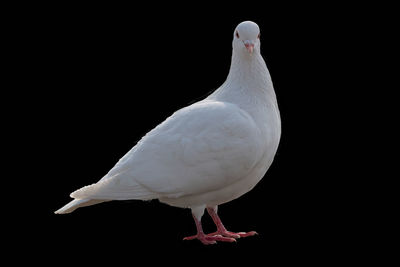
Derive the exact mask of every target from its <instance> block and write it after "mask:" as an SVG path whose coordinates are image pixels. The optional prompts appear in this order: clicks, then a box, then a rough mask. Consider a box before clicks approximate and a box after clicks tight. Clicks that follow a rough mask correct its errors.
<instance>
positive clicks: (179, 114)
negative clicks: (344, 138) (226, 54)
mask: <svg viewBox="0 0 400 267" xmlns="http://www.w3.org/2000/svg"><path fill="white" fill-rule="evenodd" d="M280 135H281V121H280V115H279V109H278V104H277V101H276V96H275V92H274V89H273V86H272V81H271V77H270V74H269V72H268V69H267V66H266V64H265V62H264V60H263V58H262V56H261V54H260V30H259V27H258V25H257V24H256V23H254V22H251V21H244V22H242V23H240V24H239V25H238V26H237V27H236V29H235V31H234V34H233V52H232V62H231V67H230V70H229V74H228V77H227V79H226V81H225V83H224V84H222V86H221V87H219V88H218V89H217V90H216V91H215V92H214V93H212V94H211V95H210V96H208V97H207V98H206V99H204V100H202V101H199V102H197V103H194V104H192V105H190V106H187V107H184V108H182V109H180V110H178V111H176V112H175V113H174V114H173V115H172V116H170V117H169V118H167V119H166V120H165V121H164V122H163V123H161V124H160V125H158V126H157V127H156V128H154V129H153V130H151V131H150V132H149V133H147V134H146V135H145V136H144V137H143V138H142V139H141V140H140V141H139V142H138V143H137V144H136V145H135V146H134V147H133V148H132V149H131V150H130V151H129V152H128V153H127V154H126V155H125V156H124V157H122V158H121V159H120V160H119V161H118V163H117V164H116V165H115V166H114V167H113V168H112V169H111V170H110V171H109V172H108V173H107V174H106V175H105V176H104V177H103V178H102V179H101V180H100V181H98V182H97V183H95V184H92V185H89V186H85V187H83V188H81V189H79V190H77V191H75V192H73V193H72V194H71V197H72V198H74V200H72V201H71V202H70V203H68V204H67V205H65V206H64V207H63V208H61V209H59V210H57V211H56V212H55V213H58V214H61V213H70V212H72V211H74V210H75V209H77V208H79V207H84V206H89V205H93V204H97V203H100V202H104V201H110V200H127V199H140V200H150V199H159V200H160V201H161V202H164V203H167V204H169V205H172V206H176V207H181V208H190V209H191V210H192V214H193V218H194V220H195V223H196V227H197V234H196V235H194V236H190V237H186V238H184V239H185V240H191V239H199V240H200V241H201V242H202V243H203V244H214V243H216V241H227V242H233V241H236V238H239V237H245V236H252V235H254V234H256V232H254V231H252V232H248V233H244V232H240V233H233V232H230V231H227V230H226V229H225V227H224V225H223V224H222V222H221V220H220V219H219V217H218V215H217V207H218V205H221V204H223V203H226V202H229V201H231V200H234V199H236V198H238V197H240V196H241V195H243V194H245V193H247V192H249V191H250V190H251V189H252V188H253V187H254V186H255V185H256V184H257V183H258V182H259V181H260V180H261V179H262V177H263V176H264V175H265V173H266V172H267V170H268V168H269V166H270V165H271V163H272V161H273V158H274V156H275V153H276V150H277V148H278V144H279V140H280ZM205 209H207V211H208V213H209V214H210V216H211V217H212V219H213V221H214V222H215V224H216V226H217V231H216V232H215V233H211V234H205V233H204V232H203V230H202V226H201V217H202V216H203V214H204V210H205Z"/></svg>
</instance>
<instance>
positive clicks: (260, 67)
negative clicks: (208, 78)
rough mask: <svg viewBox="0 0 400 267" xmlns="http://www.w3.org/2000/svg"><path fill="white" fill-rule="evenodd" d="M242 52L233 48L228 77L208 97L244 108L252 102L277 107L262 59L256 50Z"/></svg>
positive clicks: (249, 106) (268, 75)
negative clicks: (249, 52) (250, 52)
mask: <svg viewBox="0 0 400 267" xmlns="http://www.w3.org/2000/svg"><path fill="white" fill-rule="evenodd" d="M244 52H245V53H242V51H235V49H234V50H233V54H232V62H231V67H230V70H229V74H228V77H227V79H226V81H225V83H224V84H223V85H222V86H221V87H220V88H219V89H218V90H217V91H215V92H214V94H212V95H211V96H210V98H213V99H216V100H220V101H226V102H231V103H235V104H238V105H240V106H243V107H242V108H246V109H252V108H253V107H254V104H256V105H257V106H266V105H271V104H272V105H274V106H276V107H277V102H276V96H275V92H274V89H273V86H272V81H271V76H270V74H269V71H268V69H267V66H266V64H265V62H264V59H263V58H262V56H261V55H260V53H258V52H257V51H255V52H254V53H253V54H252V55H250V54H248V53H247V51H244Z"/></svg>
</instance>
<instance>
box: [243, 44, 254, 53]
mask: <svg viewBox="0 0 400 267" xmlns="http://www.w3.org/2000/svg"><path fill="white" fill-rule="evenodd" d="M244 46H245V47H246V49H247V52H249V53H250V54H252V53H253V50H254V44H253V43H251V42H248V41H247V42H244Z"/></svg>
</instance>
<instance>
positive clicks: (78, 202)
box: [54, 199, 107, 214]
mask: <svg viewBox="0 0 400 267" xmlns="http://www.w3.org/2000/svg"><path fill="white" fill-rule="evenodd" d="M105 201H107V200H101V199H74V200H72V201H71V202H69V203H68V204H67V205H65V206H64V207H62V208H61V209H59V210H56V211H55V212H54V213H56V214H66V213H71V212H73V211H74V210H76V209H77V208H80V207H86V206H91V205H95V204H98V203H101V202H105Z"/></svg>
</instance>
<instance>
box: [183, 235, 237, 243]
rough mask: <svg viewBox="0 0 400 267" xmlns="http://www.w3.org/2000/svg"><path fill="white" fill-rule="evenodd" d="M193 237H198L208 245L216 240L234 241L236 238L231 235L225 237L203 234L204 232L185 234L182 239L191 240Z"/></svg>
mask: <svg viewBox="0 0 400 267" xmlns="http://www.w3.org/2000/svg"><path fill="white" fill-rule="evenodd" d="M193 239H198V240H200V242H201V243H203V244H204V245H210V244H216V243H217V241H220V242H236V239H234V238H231V237H225V236H222V235H219V234H218V235H209V234H208V235H205V234H197V235H192V236H187V237H185V238H183V240H193Z"/></svg>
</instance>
